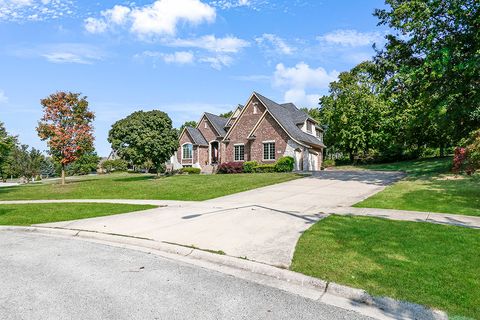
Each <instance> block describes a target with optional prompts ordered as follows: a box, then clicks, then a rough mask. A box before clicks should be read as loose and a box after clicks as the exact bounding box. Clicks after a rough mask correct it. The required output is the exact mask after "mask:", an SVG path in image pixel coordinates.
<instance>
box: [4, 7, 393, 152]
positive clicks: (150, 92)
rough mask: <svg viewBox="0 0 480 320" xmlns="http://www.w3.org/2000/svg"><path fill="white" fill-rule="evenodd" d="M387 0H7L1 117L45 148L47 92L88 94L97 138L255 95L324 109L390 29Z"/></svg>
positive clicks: (100, 145)
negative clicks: (340, 81)
mask: <svg viewBox="0 0 480 320" xmlns="http://www.w3.org/2000/svg"><path fill="white" fill-rule="evenodd" d="M383 6H384V4H383V1H380V0H368V1H357V0H323V1H320V0H310V1H305V0H275V1H273V0H157V1H153V0H149V1H135V2H129V1H126V2H122V1H110V0H107V1H98V2H95V1H75V0H0V121H2V122H4V123H5V125H6V127H7V130H8V131H9V132H10V133H12V134H17V135H19V137H20V140H21V142H22V143H27V144H29V145H31V146H34V147H36V148H39V149H41V150H44V149H45V148H46V147H45V144H44V143H43V142H41V141H40V140H39V139H38V137H37V135H36V132H35V126H36V124H37V121H38V119H39V118H40V117H41V111H42V110H41V106H40V104H39V100H40V99H41V98H43V97H46V96H47V95H49V94H50V93H53V92H56V91H60V90H65V91H74V92H81V93H83V94H85V95H86V96H88V99H89V102H90V106H91V109H92V110H93V111H95V113H96V116H97V118H96V121H95V131H96V137H97V141H96V146H97V151H98V153H99V154H100V155H108V153H109V151H110V147H109V144H108V142H107V141H106V139H107V135H108V130H109V128H110V126H111V124H112V123H113V122H115V121H116V120H118V119H121V118H123V117H125V116H127V115H128V114H130V113H131V112H133V111H135V110H151V109H160V110H162V111H165V112H167V113H168V114H169V115H170V117H171V118H172V120H173V122H174V124H175V126H180V125H181V124H182V123H183V122H184V121H186V120H198V118H199V117H200V116H201V114H202V112H204V111H209V112H212V113H220V112H225V111H228V110H230V109H232V108H233V107H234V106H235V105H237V104H238V103H245V102H246V100H247V99H248V97H249V96H250V94H251V92H252V91H254V90H255V91H258V92H260V93H262V94H263V95H265V96H267V97H270V98H271V99H273V100H276V101H278V102H294V103H296V104H297V105H298V106H299V107H314V106H316V105H317V102H318V98H319V96H321V95H322V94H325V93H327V92H328V83H329V82H330V81H333V80H335V79H336V77H337V76H338V74H339V72H342V71H346V70H349V69H350V68H351V67H353V66H355V65H356V64H357V63H359V62H361V61H363V60H365V59H368V58H370V57H371V56H372V55H373V53H374V51H373V49H372V45H373V44H374V43H377V45H381V44H383V37H384V35H385V32H386V30H385V29H384V28H381V27H377V25H376V24H377V20H376V18H375V17H373V16H372V12H373V10H374V9H375V8H382V7H383Z"/></svg>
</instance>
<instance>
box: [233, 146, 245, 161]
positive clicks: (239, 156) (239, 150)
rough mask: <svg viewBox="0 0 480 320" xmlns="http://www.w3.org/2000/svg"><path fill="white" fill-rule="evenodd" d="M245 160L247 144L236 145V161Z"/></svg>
mask: <svg viewBox="0 0 480 320" xmlns="http://www.w3.org/2000/svg"><path fill="white" fill-rule="evenodd" d="M243 160H245V146H244V145H243V144H242V145H236V146H235V161H243Z"/></svg>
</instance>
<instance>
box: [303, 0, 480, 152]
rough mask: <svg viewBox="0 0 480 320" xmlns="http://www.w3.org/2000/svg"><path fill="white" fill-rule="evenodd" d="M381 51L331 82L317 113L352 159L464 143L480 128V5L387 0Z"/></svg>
mask: <svg viewBox="0 0 480 320" xmlns="http://www.w3.org/2000/svg"><path fill="white" fill-rule="evenodd" d="M386 3H387V5H388V6H389V7H387V8H386V9H379V10H376V11H375V13H374V15H375V16H377V17H378V19H379V25H386V26H388V27H389V28H390V30H391V34H389V35H387V36H386V40H387V42H386V45H385V46H384V47H383V48H376V50H377V51H376V56H375V57H374V59H373V60H372V61H370V62H363V63H361V64H359V65H358V66H356V67H354V68H353V69H352V70H350V71H349V72H343V73H341V74H340V76H339V79H338V80H337V81H335V82H332V83H331V84H330V90H329V94H328V95H327V96H324V97H322V98H321V99H320V108H319V109H313V110H310V111H309V112H310V115H311V116H313V117H315V118H317V119H319V121H320V122H321V123H322V124H324V125H326V127H327V130H326V133H325V142H326V144H327V146H328V147H329V150H330V151H332V152H338V153H339V154H343V155H348V156H349V157H350V160H354V158H355V159H360V160H365V159H374V160H378V161H383V160H400V159H401V158H414V157H418V156H420V155H422V154H427V153H428V152H430V151H429V150H434V149H436V150H440V154H443V151H444V150H445V148H446V147H453V146H455V145H459V144H461V141H462V139H463V138H465V137H467V136H469V134H470V133H471V132H472V131H474V130H475V129H478V128H480V19H479V16H480V15H479V8H480V2H479V1H477V0H451V1H441V0H409V1H404V0H386Z"/></svg>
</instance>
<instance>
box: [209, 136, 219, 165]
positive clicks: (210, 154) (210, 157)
mask: <svg viewBox="0 0 480 320" xmlns="http://www.w3.org/2000/svg"><path fill="white" fill-rule="evenodd" d="M212 142H218V140H216V139H214V140H212V141H210V142H209V143H208V164H209V165H211V164H212ZM218 155H219V156H220V142H218ZM218 158H220V157H218ZM218 160H220V159H218Z"/></svg>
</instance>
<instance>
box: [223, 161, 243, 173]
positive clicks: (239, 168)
mask: <svg viewBox="0 0 480 320" xmlns="http://www.w3.org/2000/svg"><path fill="white" fill-rule="evenodd" d="M242 172H243V163H242V162H224V163H222V164H220V165H219V166H218V173H242Z"/></svg>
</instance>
